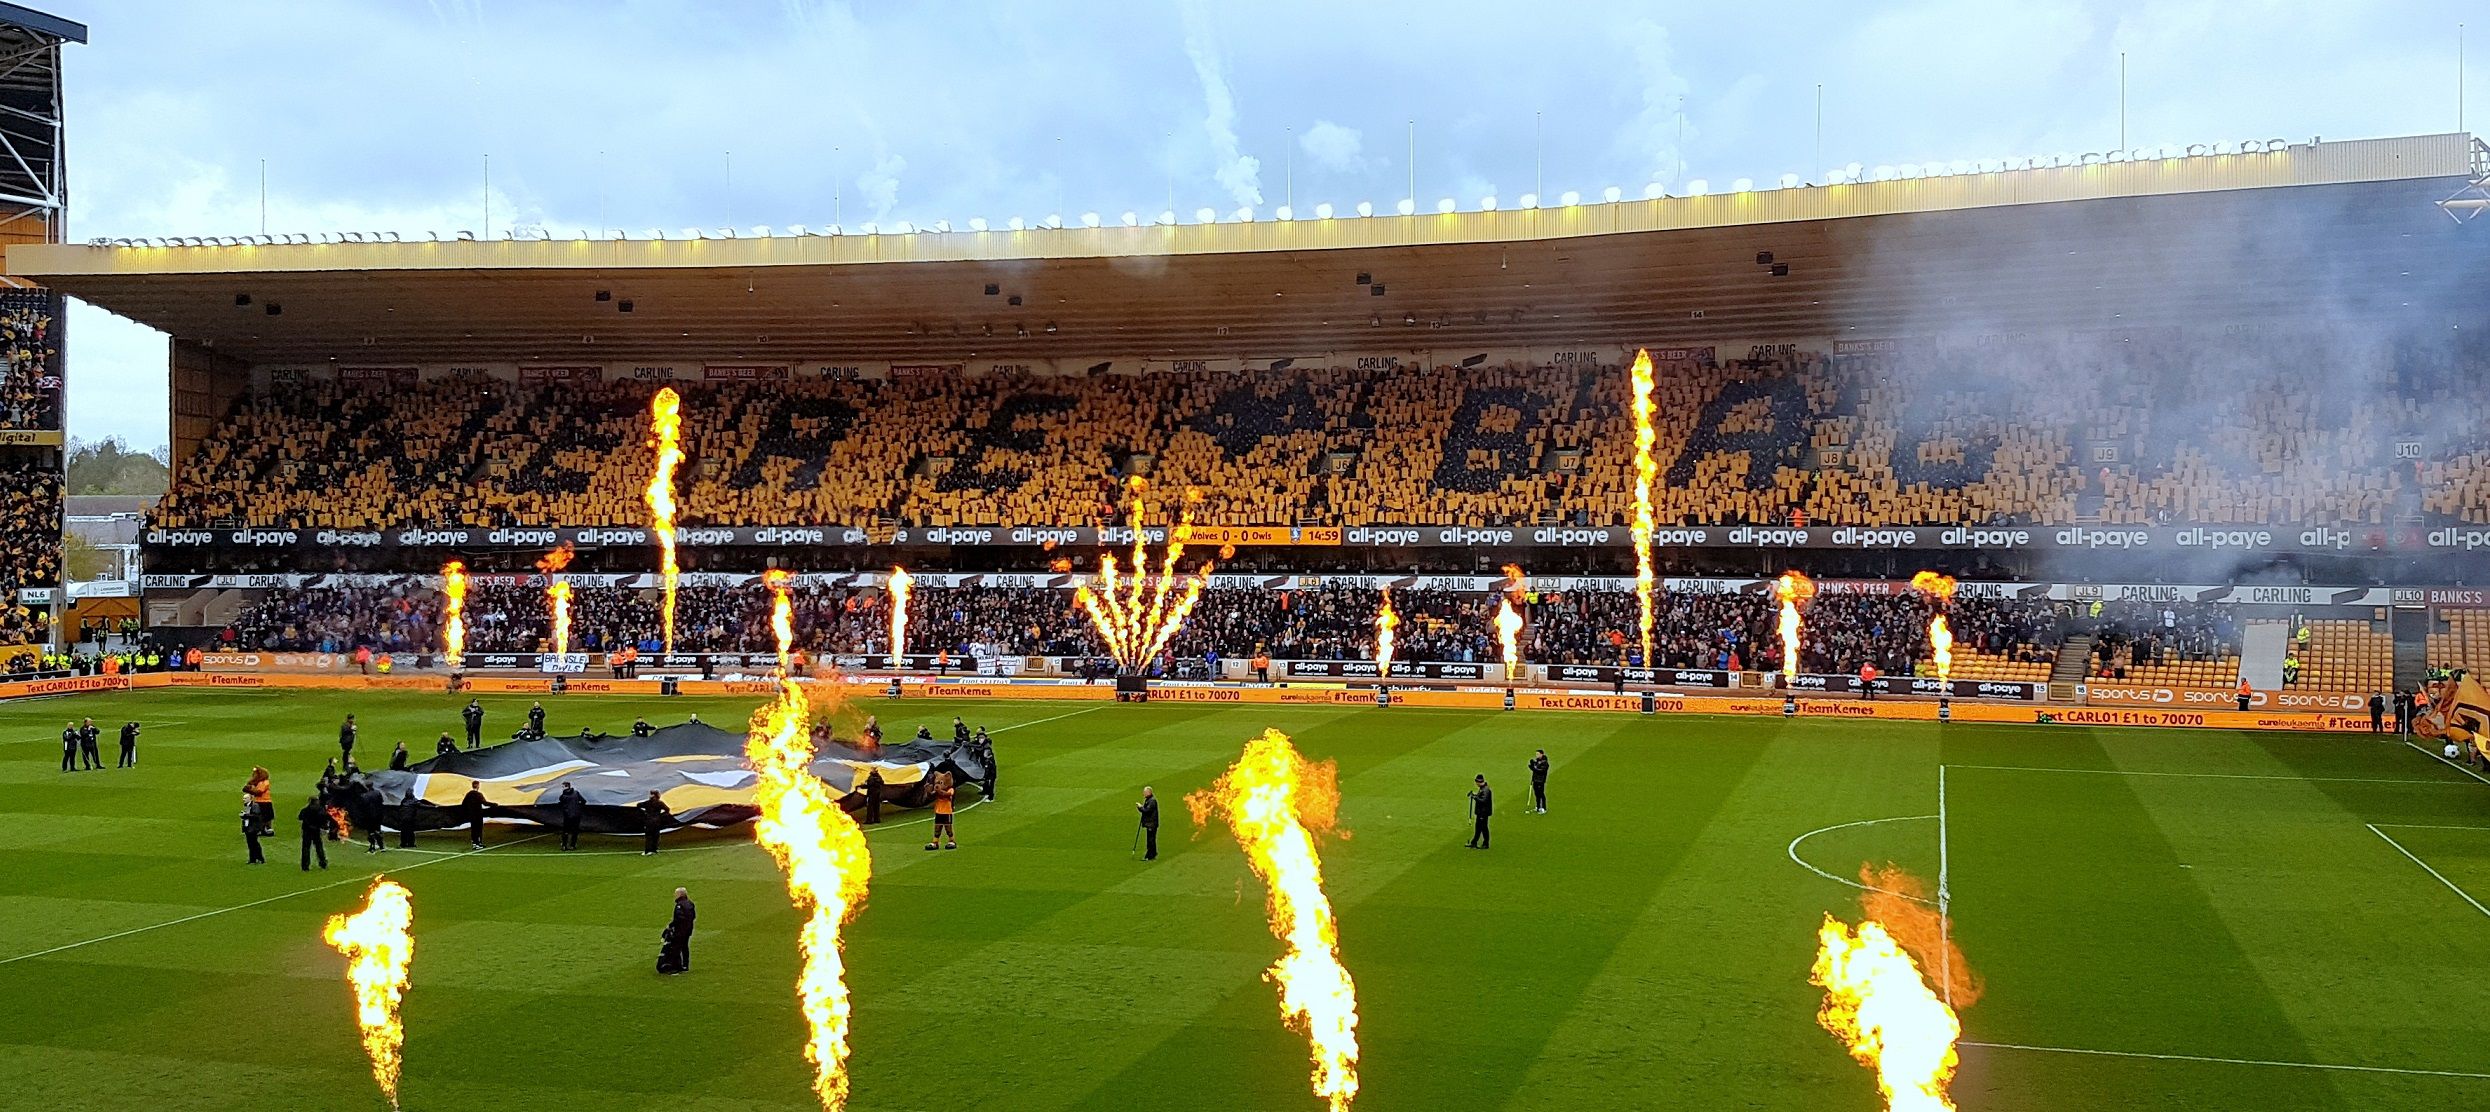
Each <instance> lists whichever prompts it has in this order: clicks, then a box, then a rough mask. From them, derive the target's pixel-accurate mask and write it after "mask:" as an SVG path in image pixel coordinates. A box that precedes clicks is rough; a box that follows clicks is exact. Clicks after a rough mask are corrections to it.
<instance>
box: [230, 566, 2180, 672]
mask: <svg viewBox="0 0 2490 1112" xmlns="http://www.w3.org/2000/svg"><path fill="white" fill-rule="evenodd" d="M659 598H660V596H659V594H658V593H657V592H656V591H653V590H642V589H634V588H621V587H587V586H582V587H578V588H576V589H575V591H574V596H573V602H572V623H573V624H572V648H573V650H574V651H580V652H599V651H605V650H609V649H613V648H618V647H621V646H624V645H636V646H638V647H640V648H642V649H644V650H646V651H656V650H657V649H658V648H660V647H661V645H662V638H661V637H660V633H659V630H660V629H661V624H660V623H661V611H660V605H659ZM792 601H793V607H794V613H795V629H796V636H797V642H798V647H799V648H802V649H803V650H805V651H806V652H808V653H812V654H815V655H821V656H828V655H835V654H864V655H867V656H875V657H878V656H882V655H885V654H887V653H888V652H889V651H890V643H889V637H890V632H889V628H890V627H889V621H890V614H889V610H888V606H889V601H888V597H887V596H886V595H884V594H883V592H882V591H881V589H879V588H869V587H866V588H858V587H832V586H826V585H821V584H813V583H803V584H798V585H797V586H796V588H795V589H794V592H793V600H792ZM1381 602H1382V594H1381V592H1380V591H1377V590H1374V589H1372V588H1366V587H1323V588H1320V589H1299V590H1258V589H1246V588H1220V589H1213V590H1209V591H1205V592H1204V593H1203V595H1202V598H1201V601H1200V603H1199V604H1198V605H1197V606H1196V608H1195V609H1194V611H1193V613H1192V615H1191V616H1190V618H1189V619H1188V620H1187V622H1186V623H1185V625H1184V627H1183V629H1182V630H1181V631H1180V632H1179V633H1178V634H1177V636H1176V638H1175V640H1174V642H1173V643H1172V644H1171V645H1170V647H1169V650H1168V655H1169V657H1170V658H1172V659H1174V660H1200V659H1203V658H1205V657H1210V656H1216V657H1218V658H1223V659H1229V660H1240V659H1246V658H1248V657H1251V656H1253V655H1256V654H1262V655H1267V656H1270V657H1273V658H1276V659H1304V660H1362V659H1370V658H1372V657H1373V655H1374V630H1375V614H1376V611H1377V609H1378V607H1379V606H1380V604H1381ZM1496 604H1497V596H1495V595H1493V594H1484V593H1457V592H1450V591H1437V590H1405V591H1395V592H1393V595H1392V605H1393V609H1394V611H1395V613H1396V614H1398V615H1399V618H1400V624H1399V626H1398V627H1397V630H1396V634H1395V639H1396V649H1395V656H1396V658H1398V659H1400V660H1407V661H1417V660H1428V661H1447V662H1489V661H1495V660H1498V659H1500V657H1501V650H1500V648H1499V646H1498V645H1497V642H1496V636H1495V632H1494V624H1493V623H1494V615H1495V610H1496ZM440 605H441V599H440V596H439V594H438V592H437V591H435V590H433V589H431V588H428V587H418V586H410V585H405V584H401V585H398V586H387V587H354V588H306V589H300V590H280V591H272V592H270V593H269V595H268V597H266V598H265V599H263V600H262V601H261V602H259V603H258V604H257V605H255V606H253V607H252V608H251V609H250V610H249V611H248V612H247V613H246V614H244V615H243V616H242V617H241V618H239V619H238V620H236V621H235V622H234V623H233V625H232V626H231V627H229V628H228V629H226V630H225V631H223V632H221V633H220V634H219V640H221V641H223V642H225V643H227V644H229V645H234V646H236V647H239V648H250V649H277V650H301V651H322V652H331V653H346V652H351V651H352V650H354V649H356V648H359V647H369V648H371V649H373V650H374V651H376V652H378V651H389V652H395V653H402V654H403V653H411V652H421V651H429V650H435V649H438V647H439V644H440V642H439V629H440ZM1933 605H1934V604H1933V603H1932V602H1931V601H1930V600H1929V599H1928V598H1927V597H1926V596H1923V595H1920V594H1917V593H1915V592H1905V593H1902V594H1896V595H1879V594H1824V595H1819V596H1817V598H1816V599H1815V600H1814V601H1813V602H1812V603H1811V604H1810V605H1809V606H1808V608H1807V611H1806V634H1805V638H1804V640H1803V641H1802V653H1803V655H1802V657H1801V659H1800V667H1801V668H1802V670H1805V671H1809V672H1828V673H1830V672H1839V673H1850V672H1855V671H1857V670H1858V667H1859V666H1860V665H1861V664H1866V663H1873V664H1874V665H1876V667H1877V668H1878V669H1879V670H1881V671H1884V672H1887V673H1893V674H1910V673H1911V672H1912V671H1913V670H1915V669H1916V668H1918V667H1919V666H1920V665H1921V664H1922V663H1924V662H1926V661H1927V660H1928V659H1929V655H1930V652H1931V646H1930V645H1929V642H1928V630H1927V626H1928V619H1929V617H1930V615H1931V614H1933V613H1934V610H1933ZM768 608H769V602H768V596H767V595H766V594H765V593H764V592H761V591H759V590H756V589H751V588H727V587H710V586H695V587H685V588H683V589H682V590H681V591H680V593H679V595H678V599H677V611H676V636H675V648H676V649H677V651H681V652H766V651H769V650H770V649H772V648H773V647H774V641H773V638H772V634H771V632H770V626H769V610H768ZM1520 608H1521V610H1522V612H1523V614H1524V617H1525V625H1524V627H1523V633H1522V644H1521V649H1522V654H1523V656H1524V658H1525V659H1527V660H1529V661H1531V662H1534V663H1543V664H1619V663H1640V662H1641V650H1640V645H1639V635H1638V632H1637V630H1636V622H1637V615H1638V613H1639V608H1638V604H1637V603H1636V601H1635V597H1634V595H1633V594H1632V593H1630V592H1626V591H1573V592H1566V593H1561V594H1560V593H1554V592H1549V593H1536V592H1532V593H1528V594H1525V595H1524V596H1523V599H1522V603H1521V607H1520ZM2072 613H2073V612H2072V611H2071V610H2069V609H2068V608H2067V607H2066V606H2065V605H2064V604H2054V603H2049V602H2043V601H2027V600H1997V599H1982V598H1969V597H1966V598H1961V599H1957V600H1956V601H1955V602H1954V603H1953V605H1952V606H1951V608H1950V610H1949V614H1950V617H1949V621H1950V622H1951V624H1952V626H1953V628H1954V630H1955V636H1956V642H1957V646H1958V649H1960V650H1963V651H1969V652H1982V653H1988V654H1991V655H1994V656H1998V657H2000V658H2004V659H2008V660H2016V661H2023V662H2038V663H2047V662H2049V661H2052V660H2054V659H2055V654H2056V647H2057V645H2058V644H2059V642H2060V641H2061V639H2062V638H2063V636H2064V633H2065V631H2066V629H2067V622H2068V620H2069V617H2070V615H2072ZM1778 614H1779V611H1778V607H1777V604H1776V603H1775V602H1774V601H1773V600H1772V599H1771V598H1769V597H1767V596H1763V595H1752V594H1749V595H1667V594H1664V595H1663V596H1661V598H1660V599H1659V605H1658V608H1657V610H1656V612H1655V614H1654V629H1653V640H1654V654H1653V655H1654V657H1655V658H1656V661H1657V663H1658V664H1659V665H1661V666H1664V667H1674V668H1742V669H1758V670H1768V669H1774V668H1778V667H1779V666H1780V658H1781V649H1780V642H1779V637H1778V633H1777V632H1776V622H1777V618H1778ZM2194 615H2195V611H2193V610H2191V618H2190V621H2191V622H2196V621H2199V620H2211V619H2202V618H2199V617H2197V616H2194ZM466 622H467V651H468V652H469V653H470V654H475V653H490V652H532V651H542V650H544V649H546V648H548V647H549V642H548V638H549V636H550V635H549V633H548V626H549V619H548V616H547V611H546V607H545V599H544V594H543V592H542V590H541V589H540V588H538V587H534V586H526V585H516V584H500V583H483V584H478V585H476V586H474V587H472V588H470V590H469V593H468V598H467V607H466ZM2191 628H2193V627H2192V626H2191ZM908 649H909V651H910V652H911V653H914V654H919V655H930V654H933V653H936V652H945V653H949V654H950V655H951V656H952V657H953V658H954V659H957V660H963V661H965V660H967V659H968V658H971V657H975V656H1058V657H1092V656H1097V655H1100V654H1101V652H1102V642H1101V641H1100V639H1099V638H1098V637H1097V635H1096V633H1095V631H1094V630H1093V629H1092V628H1091V626H1090V624H1089V620H1088V619H1087V617H1086V616H1084V615H1082V614H1081V613H1079V612H1078V611H1077V610H1076V609H1075V608H1074V605H1073V602H1072V595H1071V593H1070V592H1068V591H1062V590H1051V589H1045V588H1035V587H1030V588H1005V587H949V588H946V587H924V586H920V587H918V588H917V589H916V592H915V594H914V597H913V599H912V601H911V603H910V606H909V631H908Z"/></svg>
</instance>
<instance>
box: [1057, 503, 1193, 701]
mask: <svg viewBox="0 0 2490 1112" xmlns="http://www.w3.org/2000/svg"><path fill="white" fill-rule="evenodd" d="M1130 485H1131V489H1132V492H1133V501H1132V509H1131V522H1132V532H1133V554H1132V573H1131V574H1130V575H1126V574H1125V573H1124V569H1123V568H1122V567H1121V566H1120V565H1118V564H1117V563H1116V560H1115V557H1114V556H1112V555H1108V556H1102V557H1100V558H1099V560H1098V575H1097V576H1096V578H1095V580H1094V581H1093V582H1092V583H1083V584H1081V585H1079V586H1077V587H1075V588H1073V592H1072V601H1073V605H1074V606H1076V607H1078V608H1080V610H1081V611H1082V612H1083V613H1085V614H1088V615H1089V621H1090V625H1092V626H1094V627H1096V629H1097V630H1098V638H1099V640H1101V641H1104V642H1105V643H1106V646H1107V655H1108V656H1109V657H1112V658H1113V659H1114V660H1115V663H1116V666H1117V667H1118V668H1120V669H1122V670H1123V671H1124V672H1125V673H1126V674H1135V673H1139V672H1141V671H1143V670H1144V669H1146V668H1148V667H1149V663H1150V661H1151V660H1152V659H1153V658H1155V657H1156V656H1158V654H1159V652H1160V651H1161V650H1163V649H1165V648H1166V647H1167V645H1168V643H1169V642H1171V641H1174V640H1175V639H1176V633H1177V631H1179V630H1181V629H1183V628H1184V620H1185V618H1186V617H1187V616H1188V615H1190V614H1192V613H1193V607H1194V604H1195V603H1198V602H1200V601H1201V599H1202V589H1203V588H1204V587H1207V586H1209V585H1210V572H1211V567H1212V561H1209V560H1205V561H1203V562H1202V564H1201V566H1200V567H1197V568H1195V569H1193V573H1192V574H1191V575H1179V574H1177V572H1176V563H1177V561H1178V560H1179V559H1180V558H1182V557H1183V556H1184V548H1185V542H1186V541H1187V540H1189V539H1191V537H1192V535H1193V504H1194V503H1195V502H1199V501H1201V494H1200V493H1199V492H1196V491H1190V490H1188V491H1186V492H1185V499H1184V502H1183V503H1182V508H1181V509H1179V510H1178V511H1177V518H1176V524H1175V526H1174V527H1173V528H1171V529H1169V530H1168V533H1167V546H1166V551H1165V552H1164V553H1162V554H1161V558H1160V561H1159V568H1158V572H1157V573H1156V574H1152V573H1151V571H1150V552H1149V538H1148V536H1147V534H1146V533H1145V532H1144V526H1145V525H1146V524H1147V521H1146V512H1145V507H1144V506H1143V504H1142V499H1141V492H1142V490H1143V489H1144V488H1145V486H1146V485H1147V484H1145V483H1144V482H1143V481H1142V480H1141V479H1140V478H1139V477H1135V478H1134V479H1133V480H1132V482H1131V484H1130Z"/></svg>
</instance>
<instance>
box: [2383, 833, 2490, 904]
mask: <svg viewBox="0 0 2490 1112" xmlns="http://www.w3.org/2000/svg"><path fill="white" fill-rule="evenodd" d="M2361 825H2362V826H2366V827H2368V828H2369V832H2370V833H2372V834H2375V835H2377V836H2378V837H2380V838H2384V839H2386V844H2387V845H2390V846H2393V847H2395V852H2397V853H2400V854H2403V855H2404V858H2405V859H2406V860H2408V861H2411V862H2412V863H2413V864H2415V865H2419V866H2420V867H2421V871H2422V872H2425V873H2428V874H2429V875H2431V876H2433V877H2436V878H2438V883H2440V884H2444V885H2446V886H2447V891H2450V892H2453V893H2455V894H2456V896H2457V897H2458V898H2460V899H2462V900H2463V901H2464V902H2465V903H2468V904H2471V905H2473V910H2475V911H2478V912H2480V913H2481V914H2482V915H2483V917H2485V918H2490V907H2483V906H2481V901H2480V900H2476V899H2474V898H2473V895H2472V893H2470V892H2467V891H2465V890H2464V889H2462V888H2458V887H2456V883H2455V882H2454V881H2452V880H2448V879H2447V877H2446V874H2444V873H2441V872H2439V871H2438V870H2436V869H2433V868H2431V867H2430V863H2429V862H2427V861H2423V860H2421V858H2420V855H2418V854H2416V853H2413V852H2412V851H2411V850H2408V849H2405V848H2404V844H2403V843H2402V842H2398V841H2396V840H2395V838H2394V836H2393V835H2391V834H2388V833H2387V832H2386V831H2383V830H2380V829H2378V824H2376V823H2374V822H2364V823H2362V824H2361Z"/></svg>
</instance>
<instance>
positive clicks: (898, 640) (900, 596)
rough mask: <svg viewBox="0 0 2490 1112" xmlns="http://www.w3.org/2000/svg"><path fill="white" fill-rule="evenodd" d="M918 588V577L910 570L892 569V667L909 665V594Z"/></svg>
mask: <svg viewBox="0 0 2490 1112" xmlns="http://www.w3.org/2000/svg"><path fill="white" fill-rule="evenodd" d="M915 587H916V577H915V576H913V575H910V574H908V569H906V568H902V567H893V568H891V578H890V593H891V667H893V668H899V667H903V666H905V665H906V664H907V663H908V594H909V592H910V591H912V590H913V589H914V588H915Z"/></svg>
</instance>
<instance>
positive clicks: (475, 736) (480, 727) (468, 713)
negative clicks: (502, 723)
mask: <svg viewBox="0 0 2490 1112" xmlns="http://www.w3.org/2000/svg"><path fill="white" fill-rule="evenodd" d="M458 716H459V717H460V718H463V719H466V721H467V748H469V749H473V748H475V747H476V745H477V744H478V743H479V742H481V741H482V740H483V738H484V703H483V702H482V701H480V700H476V699H469V700H467V707H466V709H464V710H461V711H459V712H458ZM442 736H443V737H447V736H449V735H447V734H444V735H442Z"/></svg>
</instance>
